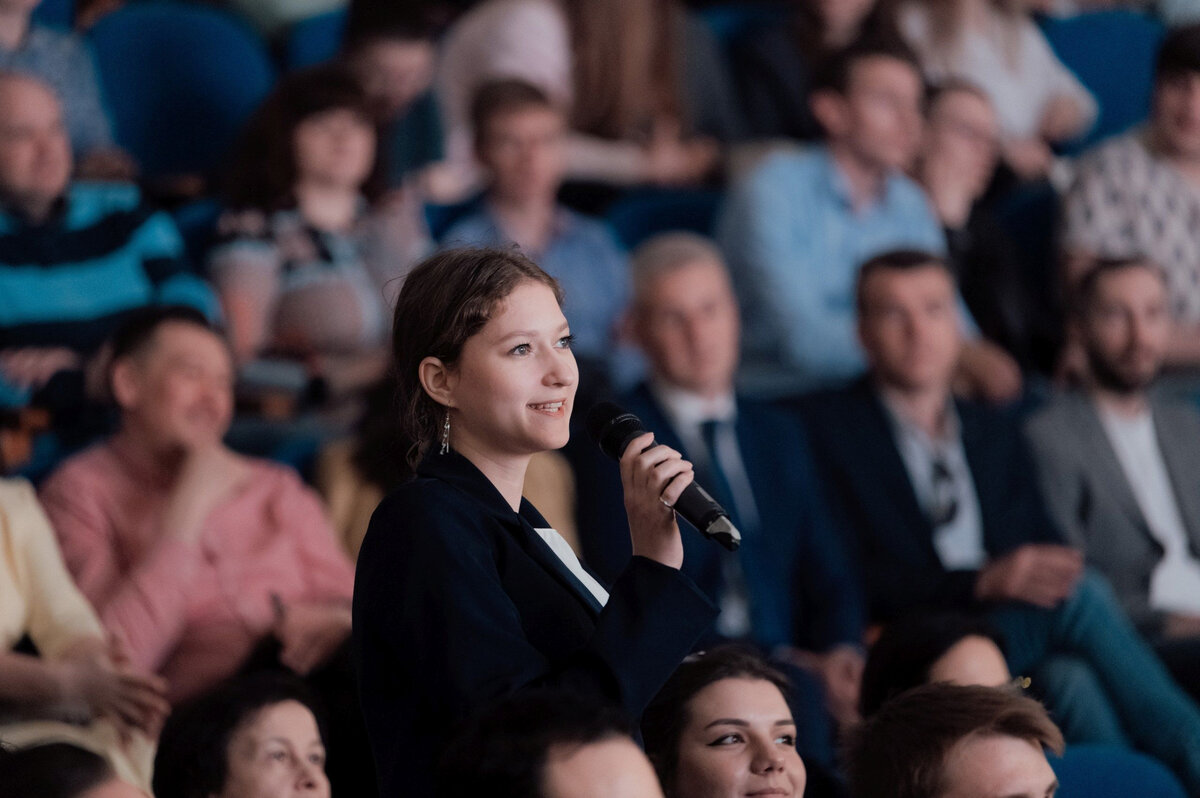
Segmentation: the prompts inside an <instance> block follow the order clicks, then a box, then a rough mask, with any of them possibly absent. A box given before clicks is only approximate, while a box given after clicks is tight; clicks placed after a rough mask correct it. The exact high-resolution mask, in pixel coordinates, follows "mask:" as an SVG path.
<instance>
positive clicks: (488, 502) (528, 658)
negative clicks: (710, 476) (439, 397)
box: [353, 452, 716, 797]
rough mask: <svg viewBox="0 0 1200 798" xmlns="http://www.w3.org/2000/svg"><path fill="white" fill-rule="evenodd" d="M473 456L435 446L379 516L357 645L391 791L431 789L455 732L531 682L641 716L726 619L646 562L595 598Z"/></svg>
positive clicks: (357, 612) (367, 547)
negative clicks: (716, 621) (714, 625)
mask: <svg viewBox="0 0 1200 798" xmlns="http://www.w3.org/2000/svg"><path fill="white" fill-rule="evenodd" d="M545 526H548V525H547V524H546V522H545V521H544V520H543V519H542V517H541V516H540V515H539V514H538V512H537V510H535V509H534V508H533V506H532V505H531V504H529V502H527V501H522V504H521V508H520V512H519V513H518V512H513V510H512V508H511V507H509V505H508V504H507V502H505V500H504V498H503V497H502V496H501V495H500V493H499V491H497V490H496V488H495V487H494V486H493V485H492V483H491V482H489V481H488V479H487V478H486V477H485V476H484V475H483V474H482V473H481V472H480V471H479V470H478V469H477V468H476V467H475V466H474V465H472V464H471V462H470V461H469V460H467V459H466V458H464V457H462V456H461V455H459V454H457V453H454V452H451V453H449V454H445V455H439V454H430V455H429V456H427V457H426V458H425V460H424V461H423V462H422V463H421V465H420V466H419V467H418V469H417V475H416V477H415V479H413V480H412V481H410V482H408V483H406V484H404V485H402V486H400V487H399V488H397V489H396V490H395V491H394V492H393V493H392V494H391V495H389V496H388V497H387V498H386V499H385V500H384V501H383V503H382V504H380V506H379V508H378V509H377V510H376V511H375V515H374V516H373V517H372V519H371V525H370V528H369V529H368V530H367V535H366V538H365V539H364V541H363V546H362V550H361V552H360V553H359V558H358V573H357V577H356V583H355V591H354V634H353V646H354V655H355V660H356V665H357V667H358V674H359V688H360V694H361V698H362V706H363V715H364V718H365V720H366V724H367V731H368V734H369V735H370V738H371V747H372V749H373V753H374V756H375V762H376V765H377V768H378V775H379V783H380V788H381V794H382V795H383V796H389V797H390V796H400V795H406V796H407V795H415V796H424V795H429V794H431V793H432V774H433V769H434V766H435V764H436V762H437V758H438V755H439V754H440V752H441V749H442V748H443V747H444V745H445V743H446V742H447V741H448V739H449V737H450V736H451V734H452V732H453V730H454V727H455V725H456V724H457V723H458V722H460V721H461V720H463V719H464V718H466V717H467V716H468V715H469V714H470V713H472V712H473V711H475V710H476V709H478V708H479V707H480V706H481V705H483V704H485V703H487V702H488V701H490V700H492V699H495V698H498V697H500V696H503V695H505V694H508V693H511V692H513V691H516V690H518V689H520V688H522V687H524V686H527V685H539V686H540V685H565V686H570V687H573V688H575V689H579V690H583V691H586V692H589V693H592V694H595V695H597V696H599V697H601V698H604V699H607V700H610V701H611V702H613V703H614V704H617V705H619V706H621V707H623V708H624V709H625V710H626V711H628V712H629V714H630V715H632V716H634V717H635V718H636V717H637V716H638V715H640V714H641V711H642V709H643V708H644V707H645V706H646V704H647V703H649V701H650V699H651V698H652V697H653V696H654V695H655V693H656V692H657V691H658V689H659V688H660V687H661V686H662V684H663V683H664V682H665V681H666V679H667V677H668V676H669V675H670V674H671V672H672V671H673V670H674V669H675V667H676V666H677V665H678V664H679V662H680V661H681V660H682V659H683V657H684V656H686V655H687V653H688V651H689V650H690V649H691V647H692V645H693V643H694V642H695V640H696V639H697V638H698V637H699V636H700V635H701V634H702V633H703V631H704V630H705V629H706V628H707V627H708V625H709V624H710V623H711V622H712V619H713V617H714V616H715V614H716V611H715V608H714V607H713V606H712V605H711V603H710V602H709V601H708V600H707V599H706V598H705V597H704V596H703V594H702V593H701V592H700V591H699V590H698V589H697V588H696V586H695V585H693V584H692V582H691V581H690V580H689V579H688V578H687V577H686V576H684V575H683V574H681V573H680V572H679V571H677V570H675V569H673V568H668V567H666V566H663V565H660V564H658V563H656V562H653V561H651V560H648V559H645V558H641V557H635V558H634V559H633V560H632V561H631V562H630V564H629V567H628V568H626V569H625V571H624V572H623V573H622V574H621V576H620V577H619V578H618V579H617V580H616V582H615V583H614V584H613V585H612V588H611V595H610V598H609V601H608V603H607V605H606V606H605V607H604V608H603V609H601V607H600V605H599V603H598V602H597V601H596V600H595V598H594V597H593V596H592V595H591V594H590V593H589V592H588V591H587V590H586V589H585V588H584V587H583V586H582V584H581V583H580V582H579V581H578V579H576V578H575V576H574V575H572V574H571V572H570V571H569V570H568V569H567V568H566V566H564V565H563V564H562V561H561V560H559V559H558V557H557V556H555V554H554V552H553V551H552V550H551V549H550V547H549V546H547V545H546V543H545V542H544V541H543V540H542V539H541V538H540V537H539V536H538V535H537V533H536V532H535V531H534V529H535V528H536V527H545Z"/></svg>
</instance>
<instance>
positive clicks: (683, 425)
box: [650, 379, 737, 429]
mask: <svg viewBox="0 0 1200 798" xmlns="http://www.w3.org/2000/svg"><path fill="white" fill-rule="evenodd" d="M650 392H651V393H652V394H654V398H656V399H657V400H658V402H659V404H661V405H662V408H663V412H665V413H666V414H667V417H668V418H669V419H670V420H671V423H672V425H674V426H675V428H676V429H695V428H698V427H699V426H700V425H701V424H703V423H704V422H705V421H711V420H716V421H733V420H735V419H736V418H737V399H736V398H734V394H733V389H732V388H731V389H730V390H729V391H728V392H726V393H722V394H720V395H718V396H715V397H712V398H709V397H705V396H700V395H699V394H697V393H694V392H692V391H689V390H687V389H686V388H680V387H679V386H676V385H669V384H668V383H667V382H665V381H663V380H660V379H653V380H651V381H650Z"/></svg>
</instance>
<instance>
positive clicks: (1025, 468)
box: [799, 379, 1062, 621]
mask: <svg viewBox="0 0 1200 798" xmlns="http://www.w3.org/2000/svg"><path fill="white" fill-rule="evenodd" d="M799 407H800V412H801V415H802V417H803V418H804V420H805V422H806V424H807V427H808V430H809V436H810V438H811V440H812V443H813V450H814V452H815V453H816V458H817V464H818V469H819V471H820V473H821V475H822V478H823V481H824V482H825V485H826V490H827V492H828V495H829V497H830V501H831V504H832V506H833V509H834V512H835V514H836V515H837V516H838V517H839V518H840V519H841V521H842V522H843V523H844V524H845V525H846V528H847V529H849V530H852V531H853V534H854V538H855V540H856V543H857V555H858V557H859V560H860V565H861V568H862V570H863V574H864V579H865V581H866V589H867V594H868V596H869V603H870V612H871V616H872V617H873V618H874V619H876V620H879V621H889V620H893V619H895V618H896V617H898V616H900V615H902V614H904V613H906V612H908V611H910V610H912V609H914V608H918V607H922V608H941V609H952V608H958V609H965V608H968V607H970V606H971V605H972V604H973V594H974V588H975V580H976V578H977V577H978V571H974V570H955V571H950V570H947V569H946V568H945V567H944V566H943V565H942V563H941V560H940V559H939V558H938V555H937V551H936V549H934V546H933V525H932V524H931V523H930V521H929V518H928V517H927V516H926V515H925V513H924V511H923V510H922V509H921V506H920V504H919V502H918V499H917V495H916V491H915V490H914V488H913V485H912V481H911V480H910V479H909V476H908V470H907V469H906V468H905V465H904V460H903V459H902V458H901V455H900V450H899V449H898V448H897V446H896V441H895V438H894V436H893V432H892V426H891V422H890V420H889V419H888V417H887V411H886V410H885V409H884V407H883V404H882V402H881V401H880V399H879V397H878V395H877V394H876V392H875V390H874V388H873V387H872V386H871V384H870V383H869V382H868V381H867V380H866V379H863V380H860V381H858V382H856V383H854V384H853V385H851V386H850V387H848V388H844V389H840V390H833V391H823V392H821V393H818V394H814V395H812V396H808V397H805V398H804V399H802V400H801V401H800V404H799ZM955 407H956V409H957V411H958V416H959V420H960V422H961V430H962V440H963V448H964V450H965V451H966V457H967V464H968V466H969V467H970V470H971V476H972V478H973V480H974V482H975V493H976V494H977V496H978V498H979V510H980V518H981V521H982V524H983V544H984V548H985V550H986V551H987V553H988V555H989V556H991V557H997V556H1000V555H1003V554H1005V553H1007V552H1009V551H1011V550H1013V549H1015V548H1017V547H1018V546H1021V545H1023V544H1025V543H1039V542H1040V543H1059V542H1061V541H1062V538H1061V535H1060V534H1059V532H1058V530H1057V529H1056V528H1055V527H1054V525H1053V523H1052V522H1051V520H1050V518H1049V516H1048V515H1047V513H1046V510H1045V507H1044V504H1043V502H1042V499H1041V496H1040V495H1039V493H1038V486H1037V483H1036V479H1035V477H1034V474H1033V465H1032V462H1031V461H1030V457H1029V453H1028V451H1027V450H1026V448H1025V446H1024V444H1023V441H1022V438H1021V436H1020V434H1019V431H1018V430H1017V428H1016V426H1015V425H1014V424H1013V423H1012V422H1011V421H1010V420H1008V419H1007V417H1005V416H1004V415H1002V414H1001V413H999V412H998V411H996V410H992V409H990V408H985V407H982V406H979V405H974V404H970V403H966V402H956V404H955Z"/></svg>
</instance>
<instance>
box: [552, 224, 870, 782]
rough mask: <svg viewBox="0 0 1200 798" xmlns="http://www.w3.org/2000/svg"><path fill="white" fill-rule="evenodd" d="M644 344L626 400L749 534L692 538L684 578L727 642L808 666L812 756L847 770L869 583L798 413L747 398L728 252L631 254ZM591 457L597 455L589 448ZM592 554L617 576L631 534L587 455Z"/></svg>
mask: <svg viewBox="0 0 1200 798" xmlns="http://www.w3.org/2000/svg"><path fill="white" fill-rule="evenodd" d="M633 276H634V299H633V305H632V308H631V312H630V316H631V318H630V328H631V330H632V333H633V337H634V339H635V340H636V342H637V343H638V345H639V346H640V347H641V348H642V350H643V351H644V352H645V353H646V356H647V358H648V360H649V362H650V371H651V374H650V378H649V380H648V381H647V382H645V383H643V384H642V385H640V386H638V387H637V388H636V389H634V390H633V391H631V392H629V393H627V394H625V395H624V396H622V397H621V398H620V399H619V402H620V404H621V405H622V406H623V407H624V408H625V409H626V410H628V411H630V412H632V413H634V414H635V415H637V416H638V417H639V418H640V419H641V420H642V422H643V424H645V425H646V428H647V429H649V430H651V431H653V432H654V434H655V439H656V440H657V441H659V442H660V443H663V444H666V445H667V446H670V447H671V448H673V449H676V450H678V451H680V452H682V453H683V454H684V456H685V457H687V458H688V459H689V460H691V461H692V462H693V463H695V465H696V470H697V474H698V479H699V481H700V483H701V484H703V485H704V486H705V488H706V489H707V490H709V491H710V492H712V493H713V495H714V496H715V497H717V500H718V501H719V502H720V503H721V504H722V506H724V507H725V508H726V509H727V510H729V511H730V512H731V513H732V515H733V519H734V522H735V524H736V525H737V527H738V528H739V529H740V530H741V532H742V545H741V547H740V548H739V549H738V551H737V552H736V553H734V552H728V551H725V550H724V549H721V548H720V547H718V546H717V545H715V544H714V543H712V542H710V541H707V540H703V539H701V537H700V536H699V535H696V534H689V535H687V536H685V537H684V552H685V554H684V560H683V562H684V565H683V570H684V572H685V573H687V574H688V575H689V576H691V577H692V578H693V579H694V580H695V582H696V584H697V585H698V586H699V587H700V588H701V589H702V590H704V591H705V592H706V593H707V594H708V595H709V597H710V598H711V599H712V600H713V601H714V603H716V604H717V605H718V606H719V607H720V609H721V614H720V615H719V616H718V618H717V623H716V626H715V631H716V633H717V635H718V636H719V638H723V639H729V640H744V641H752V642H753V643H754V644H755V645H757V646H758V647H760V648H761V649H762V650H763V651H765V652H770V653H771V654H772V655H773V656H775V657H777V658H779V659H780V660H783V661H786V662H788V663H789V664H791V665H794V666H796V667H799V668H801V669H803V671H804V673H803V674H798V676H800V677H801V678H798V679H797V680H796V681H797V692H798V693H799V696H798V707H799V709H798V712H799V717H798V720H799V721H800V722H801V729H800V742H801V751H802V752H803V753H804V754H805V756H806V758H808V759H810V760H812V761H813V762H815V763H816V764H819V765H821V766H824V767H827V768H828V769H829V770H833V769H835V768H836V762H835V752H834V747H833V733H832V731H831V728H830V727H831V724H830V722H829V721H828V720H827V719H826V715H825V711H824V710H823V707H824V706H825V705H826V704H828V706H829V711H830V712H831V714H832V716H833V718H834V719H836V720H837V721H839V722H840V723H841V724H842V725H849V724H850V723H853V722H854V721H855V720H856V719H857V713H856V705H857V702H858V681H859V676H860V674H861V672H862V664H863V658H862V654H861V651H860V646H861V641H862V636H863V625H864V622H863V615H864V608H863V601H862V588H861V585H860V584H859V582H858V580H857V578H856V575H855V572H854V569H853V568H852V567H851V566H850V560H849V557H848V556H847V554H846V552H845V551H844V550H843V548H842V545H841V540H840V535H839V533H838V531H837V530H836V528H835V527H834V525H833V524H832V522H831V520H830V518H829V515H828V511H827V510H826V508H825V506H824V505H823V503H822V502H821V500H820V495H819V494H820V491H819V488H818V485H817V479H816V474H815V471H814V467H813V463H812V461H811V457H810V455H809V451H808V444H807V442H806V439H805V435H804V434H803V431H802V429H801V428H800V426H799V424H797V423H796V421H795V419H794V418H792V417H791V416H790V415H789V414H787V413H785V412H783V411H782V410H779V409H777V408H774V407H772V406H770V405H768V404H766V403H765V402H761V401H755V400H753V399H749V398H747V397H745V396H742V395H739V394H738V393H737V392H736V391H735V388H734V374H735V372H736V370H737V362H738V339H739V319H738V309H737V300H736V299H735V298H734V296H733V290H732V288H731V286H730V282H729V276H728V273H727V272H726V270H725V266H724V263H723V262H722V259H721V255H720V252H719V251H718V250H717V249H716V248H715V247H714V246H713V245H712V244H711V243H710V242H708V241H707V240H706V239H703V238H701V237H699V236H695V235H692V234H689V233H666V234H663V235H661V236H659V237H657V238H654V239H652V240H650V241H648V242H646V243H645V244H643V245H642V246H641V247H640V248H639V249H638V250H637V252H636V253H635V255H634V258H633ZM584 447H586V452H581V453H580V454H588V453H592V452H593V450H594V449H595V447H594V446H593V445H592V444H591V443H590V442H588V443H586V444H584ZM575 460H576V461H577V462H578V463H579V468H580V471H579V475H578V482H579V483H580V484H581V485H587V486H589V488H590V489H589V490H585V491H581V492H580V496H579V525H580V531H581V538H582V544H583V549H584V553H585V559H586V560H587V561H588V563H589V564H590V565H591V566H592V567H593V568H596V569H597V570H598V572H599V573H600V574H601V575H603V576H605V577H606V578H611V577H613V576H615V575H616V574H617V573H619V572H620V570H621V569H622V568H623V567H624V566H625V564H626V563H627V562H628V560H629V558H630V556H631V551H630V545H629V542H628V540H629V532H628V528H627V527H626V525H625V520H624V517H623V516H622V515H621V514H620V508H621V501H620V497H621V493H620V486H619V484H618V482H617V478H616V474H614V473H613V471H614V470H613V469H612V466H611V463H603V462H601V461H600V459H599V457H598V455H594V456H593V457H592V458H587V457H583V456H579V457H576V458H575Z"/></svg>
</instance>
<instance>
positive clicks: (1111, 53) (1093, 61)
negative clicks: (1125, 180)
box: [1042, 10, 1165, 154]
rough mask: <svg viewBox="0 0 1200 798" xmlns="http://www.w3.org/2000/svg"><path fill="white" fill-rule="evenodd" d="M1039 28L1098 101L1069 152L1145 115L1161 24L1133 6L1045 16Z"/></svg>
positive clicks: (1124, 128) (1126, 125)
mask: <svg viewBox="0 0 1200 798" xmlns="http://www.w3.org/2000/svg"><path fill="white" fill-rule="evenodd" d="M1042 30H1043V31H1044V32H1045V34H1046V38H1047V39H1048V40H1049V42H1050V46H1051V47H1053V48H1054V52H1055V53H1056V54H1057V55H1058V57H1059V58H1060V59H1062V62H1063V63H1064V64H1066V65H1067V66H1068V67H1070V68H1071V70H1072V71H1073V72H1074V73H1075V75H1076V76H1077V77H1078V78H1079V80H1080V81H1082V82H1083V85H1084V86H1087V88H1088V90H1089V91H1091V92H1092V94H1093V95H1094V96H1095V98H1096V100H1097V101H1098V102H1099V103H1100V117H1099V118H1098V119H1097V120H1096V125H1095V127H1093V128H1092V130H1091V131H1090V132H1089V133H1088V134H1087V135H1086V136H1084V137H1082V138H1081V139H1079V140H1078V141H1074V142H1071V144H1070V145H1068V147H1067V148H1066V149H1067V151H1068V153H1069V154H1070V153H1076V152H1080V151H1082V150H1083V149H1085V148H1087V147H1088V146H1090V145H1092V144H1094V143H1096V142H1097V141H1100V140H1101V139H1104V138H1108V137H1109V136H1112V135H1115V134H1117V133H1122V132H1124V131H1125V130H1128V129H1129V128H1130V127H1133V126H1134V125H1136V124H1138V123H1139V122H1141V121H1142V120H1143V119H1145V118H1146V116H1147V115H1148V114H1149V112H1150V95H1151V93H1152V92H1153V89H1154V58H1155V54H1156V53H1157V52H1158V45H1159V43H1160V42H1161V41H1162V38H1163V35H1164V32H1165V31H1164V28H1163V26H1162V23H1160V22H1159V21H1158V20H1156V19H1154V18H1153V17H1151V16H1149V15H1147V14H1142V13H1138V12H1135V11H1124V10H1120V11H1096V12H1092V13H1088V14H1080V15H1078V16H1074V17H1067V18H1064V19H1047V20H1044V21H1043V22H1042Z"/></svg>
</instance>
